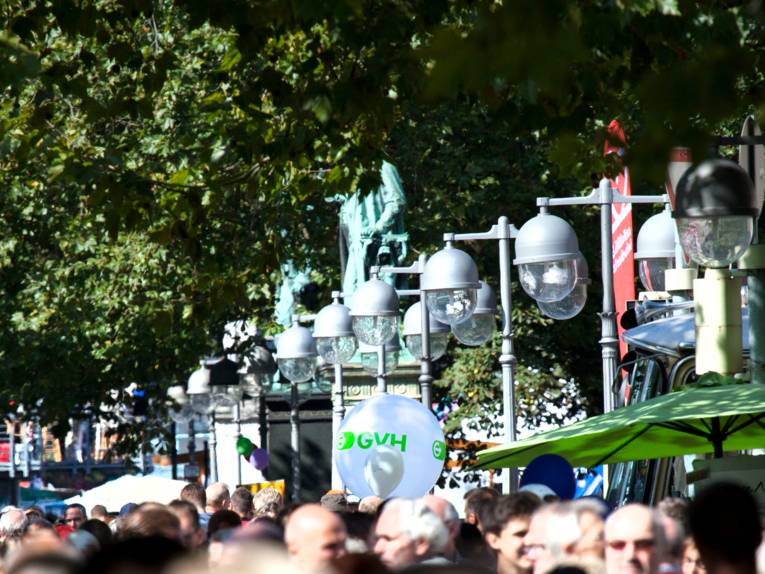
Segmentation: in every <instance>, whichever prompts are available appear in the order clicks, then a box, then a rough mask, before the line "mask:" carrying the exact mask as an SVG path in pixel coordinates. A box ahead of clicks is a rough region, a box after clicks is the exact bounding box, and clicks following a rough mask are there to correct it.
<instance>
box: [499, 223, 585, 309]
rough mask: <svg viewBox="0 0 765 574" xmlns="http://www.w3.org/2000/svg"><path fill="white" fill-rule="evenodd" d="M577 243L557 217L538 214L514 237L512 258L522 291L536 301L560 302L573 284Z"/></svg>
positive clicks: (567, 225)
mask: <svg viewBox="0 0 765 574" xmlns="http://www.w3.org/2000/svg"><path fill="white" fill-rule="evenodd" d="M578 256H579V242H578V241H577V238H576V233H575V232H574V230H573V228H572V227H571V226H570V225H569V224H568V223H566V222H565V221H564V220H563V219H561V218H560V217H557V216H555V215H550V214H549V213H540V214H539V215H537V216H536V217H533V218H531V219H529V220H528V221H527V222H526V223H524V224H523V227H521V229H520V230H519V231H518V235H517V237H516V238H515V259H514V260H513V263H514V264H515V265H517V266H518V275H519V279H520V282H521V287H523V290H524V291H525V292H526V293H527V294H528V295H529V297H531V298H532V299H534V300H536V301H541V302H543V303H551V302H553V301H560V300H561V299H563V298H564V297H565V296H566V295H568V294H569V293H571V291H572V290H573V289H574V286H575V285H576V259H577V257H578Z"/></svg>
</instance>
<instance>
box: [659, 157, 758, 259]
mask: <svg viewBox="0 0 765 574" xmlns="http://www.w3.org/2000/svg"><path fill="white" fill-rule="evenodd" d="M756 199H757V198H756V194H755V192H754V186H753V185H752V180H751V179H750V178H749V176H748V175H747V174H746V172H745V171H744V170H743V169H741V167H740V166H739V165H738V164H735V163H733V162H732V161H728V160H724V159H713V160H707V161H705V162H704V163H702V164H700V165H699V166H697V167H696V168H693V169H690V170H688V171H687V172H686V173H685V174H684V175H683V177H682V178H681V179H680V183H679V184H678V190H677V200H676V205H675V211H674V213H673V217H675V218H676V219H677V228H678V233H679V234H680V243H681V244H682V246H683V249H684V250H685V253H686V254H687V255H688V256H689V257H690V258H691V259H693V260H694V261H695V262H696V263H698V264H699V265H703V266H704V267H709V268H713V269H720V268H723V267H727V266H728V265H730V264H731V263H733V262H734V261H736V260H737V259H738V258H739V257H740V256H741V255H742V254H743V253H744V251H745V250H746V248H747V247H749V244H750V243H751V242H752V236H753V234H754V218H755V217H756V216H757V213H758V211H759V208H758V205H757V201H756Z"/></svg>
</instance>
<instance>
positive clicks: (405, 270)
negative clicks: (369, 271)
mask: <svg viewBox="0 0 765 574" xmlns="http://www.w3.org/2000/svg"><path fill="white" fill-rule="evenodd" d="M377 270H378V272H379V273H393V274H394V275H405V274H414V275H419V274H420V273H422V269H421V268H420V262H419V261H415V262H414V263H412V264H411V265H410V266H409V267H390V266H387V265H385V266H383V267H377Z"/></svg>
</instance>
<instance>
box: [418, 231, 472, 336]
mask: <svg viewBox="0 0 765 574" xmlns="http://www.w3.org/2000/svg"><path fill="white" fill-rule="evenodd" d="M479 287H480V284H479V282H478V268H477V267H476V266H475V262H474V261H473V259H472V258H471V257H470V255H468V254H467V253H465V252H464V251H461V250H459V249H455V248H454V247H452V245H451V242H449V241H447V243H446V247H445V248H444V249H442V250H441V251H439V252H438V253H436V254H434V255H433V256H432V257H431V258H430V259H428V262H427V263H426V264H425V269H424V271H423V272H422V275H421V276H420V290H422V291H425V293H426V304H427V307H428V310H429V311H430V312H431V313H432V314H433V316H434V317H435V318H436V319H438V320H439V321H441V322H442V323H447V324H449V325H454V324H456V323H459V322H461V321H465V320H467V319H469V318H470V315H472V314H473V310H474V309H475V305H476V297H477V291H478V288H479Z"/></svg>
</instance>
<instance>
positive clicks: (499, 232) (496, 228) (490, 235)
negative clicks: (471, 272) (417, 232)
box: [444, 218, 518, 241]
mask: <svg viewBox="0 0 765 574" xmlns="http://www.w3.org/2000/svg"><path fill="white" fill-rule="evenodd" d="M505 219H506V218H505ZM517 235H518V228H517V227H516V226H515V225H513V224H512V223H505V224H504V225H501V224H498V223H495V224H494V225H492V226H491V229H489V231H486V232H484V233H444V241H486V240H497V239H515V238H516V236H517Z"/></svg>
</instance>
